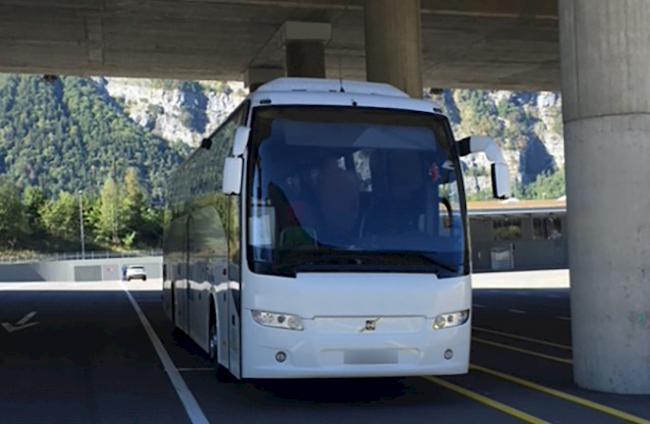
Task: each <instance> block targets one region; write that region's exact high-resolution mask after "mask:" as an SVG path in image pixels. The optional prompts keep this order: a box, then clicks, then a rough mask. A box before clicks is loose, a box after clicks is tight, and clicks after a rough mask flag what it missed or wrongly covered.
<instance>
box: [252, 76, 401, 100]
mask: <svg viewBox="0 0 650 424" xmlns="http://www.w3.org/2000/svg"><path fill="white" fill-rule="evenodd" d="M279 91H280V92H296V91H299V92H310V93H349V94H368V95H377V96H388V97H408V95H407V94H406V93H404V92H403V91H402V90H399V89H397V88H395V87H393V86H392V85H389V84H383V83H378V82H364V81H350V80H334V79H321V78H278V79H275V80H273V81H270V82H267V83H266V84H264V85H262V86H261V87H259V88H258V89H257V92H258V93H267V92H279Z"/></svg>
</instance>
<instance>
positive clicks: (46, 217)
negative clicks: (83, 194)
mask: <svg viewBox="0 0 650 424" xmlns="http://www.w3.org/2000/svg"><path fill="white" fill-rule="evenodd" d="M78 208H79V204H78V200H77V198H76V197H75V196H73V195H72V194H70V193H66V192H61V193H60V194H59V198H58V199H56V200H50V201H48V202H47V203H46V204H45V206H44V207H43V208H42V209H41V216H42V218H43V225H44V227H45V230H46V231H47V232H48V234H50V235H52V236H53V237H55V238H56V239H58V240H59V241H62V242H65V243H73V242H79V209H78Z"/></svg>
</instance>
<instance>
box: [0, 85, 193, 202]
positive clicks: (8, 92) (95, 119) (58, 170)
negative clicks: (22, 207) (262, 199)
mask: <svg viewBox="0 0 650 424" xmlns="http://www.w3.org/2000/svg"><path fill="white" fill-rule="evenodd" d="M189 150H190V149H189V148H188V146H187V145H185V144H184V143H170V142H169V141H167V140H164V139H163V138H161V137H158V136H156V135H153V134H152V133H151V132H150V131H148V130H146V129H145V128H143V127H141V126H140V125H138V124H136V123H135V122H134V121H132V120H131V119H129V117H128V116H127V115H126V114H125V113H124V111H123V110H122V107H121V105H120V104H119V103H118V102H116V101H115V100H114V99H113V98H112V97H111V96H110V95H109V94H108V92H107V91H106V90H105V89H104V87H103V86H102V85H101V84H98V83H96V82H95V81H93V80H92V79H87V78H74V77H63V78H61V79H56V80H55V81H53V82H47V81H46V80H44V79H43V78H41V77H40V76H18V75H0V175H5V177H6V178H8V179H9V180H10V181H12V182H14V183H15V184H16V185H17V186H18V188H19V189H20V190H24V189H25V188H26V187H29V186H36V187H40V188H42V189H43V190H44V192H45V193H46V194H47V195H48V196H56V195H58V193H59V192H62V191H65V192H69V193H75V192H77V191H78V190H84V191H90V192H98V191H99V188H100V187H101V185H102V184H103V182H104V180H105V179H106V177H107V176H109V175H110V174H111V173H112V172H114V173H115V175H116V177H117V178H118V179H120V178H122V177H123V176H124V174H125V172H126V170H127V169H128V168H129V167H134V168H137V170H138V171H139V175H140V178H141V183H142V184H143V186H144V187H145V189H146V191H147V192H148V193H150V195H151V197H152V199H154V200H162V198H163V197H164V187H165V180H166V178H167V177H168V175H169V173H170V171H171V170H172V169H173V168H174V167H175V166H177V165H178V164H179V163H180V162H181V161H182V159H183V157H184V156H185V155H186V154H187V152H188V151H189Z"/></svg>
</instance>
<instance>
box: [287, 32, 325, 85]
mask: <svg viewBox="0 0 650 424" xmlns="http://www.w3.org/2000/svg"><path fill="white" fill-rule="evenodd" d="M286 68H287V76H288V77H310V78H325V44H324V43H323V42H322V41H312V40H299V41H287V43H286Z"/></svg>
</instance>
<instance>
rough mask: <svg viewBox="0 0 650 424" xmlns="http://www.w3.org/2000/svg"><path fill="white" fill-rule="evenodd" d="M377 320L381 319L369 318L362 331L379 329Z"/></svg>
mask: <svg viewBox="0 0 650 424" xmlns="http://www.w3.org/2000/svg"><path fill="white" fill-rule="evenodd" d="M377 321H379V318H375V319H367V320H366V325H365V326H364V327H363V328H362V329H361V332H362V333H363V332H364V331H375V330H376V329H377Z"/></svg>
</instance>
